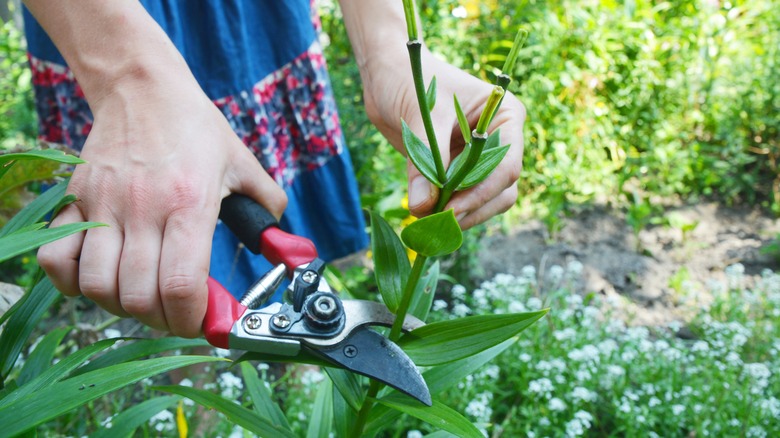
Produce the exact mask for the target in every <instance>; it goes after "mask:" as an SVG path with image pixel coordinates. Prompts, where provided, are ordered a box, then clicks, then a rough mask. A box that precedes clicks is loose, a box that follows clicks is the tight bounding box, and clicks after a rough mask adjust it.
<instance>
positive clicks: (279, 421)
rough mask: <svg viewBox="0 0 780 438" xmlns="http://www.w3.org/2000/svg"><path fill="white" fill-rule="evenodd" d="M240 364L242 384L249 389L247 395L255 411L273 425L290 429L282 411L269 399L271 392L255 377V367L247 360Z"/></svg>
mask: <svg viewBox="0 0 780 438" xmlns="http://www.w3.org/2000/svg"><path fill="white" fill-rule="evenodd" d="M240 366H241V374H243V376H244V384H245V385H246V389H247V391H249V396H250V397H251V398H252V406H253V407H254V410H255V412H257V413H258V414H259V415H260V416H261V417H263V418H265V419H266V420H268V421H269V422H271V424H273V425H274V426H279V427H283V428H285V429H287V430H290V424H289V423H288V422H287V417H285V416H284V412H282V409H281V408H279V405H278V404H276V403H274V401H273V400H272V399H271V392H270V391H269V389H268V388H266V386H265V384H264V383H263V382H261V381H260V379H259V378H258V377H257V371H256V370H255V367H253V366H252V364H250V363H249V362H241V364H240Z"/></svg>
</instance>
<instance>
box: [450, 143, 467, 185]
mask: <svg viewBox="0 0 780 438" xmlns="http://www.w3.org/2000/svg"><path fill="white" fill-rule="evenodd" d="M469 153H471V144H467V145H466V147H464V148H463V150H462V151H461V152H460V153H459V154H458V155H457V156H456V157H455V158H454V159H453V160H452V161H450V167H448V168H447V180H448V181H449V180H450V179H452V176H453V175H455V174H456V173H458V172H460V168H461V167H463V165H464V164H466V160H467V158H468V156H469Z"/></svg>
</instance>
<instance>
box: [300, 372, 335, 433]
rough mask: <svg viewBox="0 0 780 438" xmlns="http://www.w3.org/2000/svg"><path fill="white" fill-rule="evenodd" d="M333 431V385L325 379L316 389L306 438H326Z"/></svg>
mask: <svg viewBox="0 0 780 438" xmlns="http://www.w3.org/2000/svg"><path fill="white" fill-rule="evenodd" d="M331 429H333V384H332V383H331V381H330V380H328V379H325V380H323V381H322V382H320V384H319V387H318V388H317V396H316V398H315V399H314V406H313V407H312V413H311V417H310V418H309V428H308V430H307V431H306V438H328V436H329V435H330V431H331Z"/></svg>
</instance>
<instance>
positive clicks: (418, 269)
mask: <svg viewBox="0 0 780 438" xmlns="http://www.w3.org/2000/svg"><path fill="white" fill-rule="evenodd" d="M426 260H428V257H425V256H424V255H422V254H417V258H415V259H414V265H413V266H412V272H411V273H410V274H409V279H408V280H407V281H406V287H405V288H404V294H403V296H402V297H401V304H399V305H398V311H397V312H396V313H395V321H393V328H391V329H390V335H389V336H388V337H389V338H390V340H391V341H393V342H395V341H397V340H398V338H399V337H401V328H402V327H403V325H404V319H406V314H407V313H409V305H410V304H411V303H412V297H413V296H414V290H415V289H417V283H419V282H420V277H421V276H422V273H423V270H424V268H425V262H426Z"/></svg>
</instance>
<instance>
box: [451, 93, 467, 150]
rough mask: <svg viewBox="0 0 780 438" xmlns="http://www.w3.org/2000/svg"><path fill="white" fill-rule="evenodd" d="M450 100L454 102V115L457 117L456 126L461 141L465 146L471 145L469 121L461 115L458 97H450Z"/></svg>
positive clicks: (461, 110) (461, 109)
mask: <svg viewBox="0 0 780 438" xmlns="http://www.w3.org/2000/svg"><path fill="white" fill-rule="evenodd" d="M452 99H453V100H454V101H455V114H456V115H457V116H458V125H459V126H460V133H461V134H462V135H463V141H464V142H465V143H466V144H469V143H471V126H469V120H468V119H467V118H466V115H465V114H464V113H463V108H461V106H460V102H458V96H456V95H454V94H453V95H452Z"/></svg>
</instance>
